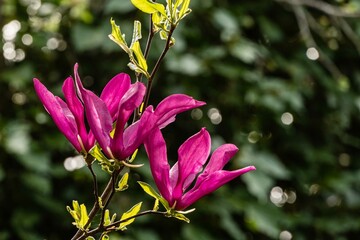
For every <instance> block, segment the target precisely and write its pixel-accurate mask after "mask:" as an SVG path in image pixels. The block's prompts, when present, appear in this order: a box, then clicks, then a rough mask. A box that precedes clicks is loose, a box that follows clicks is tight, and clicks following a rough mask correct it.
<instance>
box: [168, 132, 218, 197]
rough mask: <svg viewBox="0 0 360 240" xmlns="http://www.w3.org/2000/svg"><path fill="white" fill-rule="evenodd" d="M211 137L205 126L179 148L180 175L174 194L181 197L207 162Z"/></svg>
mask: <svg viewBox="0 0 360 240" xmlns="http://www.w3.org/2000/svg"><path fill="white" fill-rule="evenodd" d="M210 148H211V139H210V135H209V133H208V131H206V129H205V128H203V129H201V130H200V131H199V132H198V133H197V134H195V135H193V136H192V137H190V138H189V139H188V140H186V141H185V142H184V143H183V144H182V145H181V146H180V148H179V150H178V156H179V160H178V164H179V166H178V168H179V177H178V182H177V184H176V187H175V189H174V193H173V196H174V198H175V199H179V198H180V197H181V196H182V194H183V192H184V191H185V190H186V189H187V188H188V187H189V185H190V184H191V182H192V181H193V180H194V179H195V177H196V175H197V174H198V173H199V172H200V171H201V169H202V167H203V165H204V164H205V162H206V160H207V158H208V156H209V153H210Z"/></svg>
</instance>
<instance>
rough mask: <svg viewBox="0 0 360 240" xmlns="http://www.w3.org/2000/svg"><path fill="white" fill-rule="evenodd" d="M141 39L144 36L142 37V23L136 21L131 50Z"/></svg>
mask: <svg viewBox="0 0 360 240" xmlns="http://www.w3.org/2000/svg"><path fill="white" fill-rule="evenodd" d="M141 38H142V36H141V22H140V21H137V20H136V21H134V30H133V37H132V40H131V45H130V48H132V46H133V45H134V44H135V43H136V42H138V41H139V40H140V39H141Z"/></svg>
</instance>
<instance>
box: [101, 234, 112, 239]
mask: <svg viewBox="0 0 360 240" xmlns="http://www.w3.org/2000/svg"><path fill="white" fill-rule="evenodd" d="M101 240H110V237H109V235H107V234H104V235H103V236H102V237H101Z"/></svg>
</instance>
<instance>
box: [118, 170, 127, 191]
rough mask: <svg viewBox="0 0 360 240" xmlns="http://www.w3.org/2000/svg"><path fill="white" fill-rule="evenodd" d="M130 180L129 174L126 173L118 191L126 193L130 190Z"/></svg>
mask: <svg viewBox="0 0 360 240" xmlns="http://www.w3.org/2000/svg"><path fill="white" fill-rule="evenodd" d="M128 180H129V173H128V172H126V173H125V174H124V175H123V176H122V177H121V179H120V181H119V184H118V187H117V188H116V191H125V190H126V189H128V187H129V185H128Z"/></svg>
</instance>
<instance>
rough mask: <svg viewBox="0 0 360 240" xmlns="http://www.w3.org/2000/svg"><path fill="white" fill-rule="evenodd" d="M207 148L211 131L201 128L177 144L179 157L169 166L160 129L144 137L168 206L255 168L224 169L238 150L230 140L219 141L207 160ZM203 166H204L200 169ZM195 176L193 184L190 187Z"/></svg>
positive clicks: (177, 205)
mask: <svg viewBox="0 0 360 240" xmlns="http://www.w3.org/2000/svg"><path fill="white" fill-rule="evenodd" d="M210 148H211V139H210V135H209V133H208V131H206V129H205V128H203V129H201V130H200V132H198V133H197V134H195V135H193V136H192V137H190V138H189V139H187V140H186V141H185V142H184V143H183V144H182V145H181V146H180V148H179V150H178V161H177V162H176V163H175V164H174V165H173V167H172V168H171V169H170V166H169V163H168V160H167V153H166V144H165V141H164V138H163V136H162V134H161V131H160V129H156V130H154V131H152V133H151V134H150V135H149V137H148V138H147V140H146V141H145V149H146V152H147V154H148V157H149V161H150V168H151V172H152V175H153V177H154V180H155V183H156V185H157V187H158V189H159V191H160V194H161V195H162V197H163V198H164V199H165V200H166V201H167V202H168V203H169V206H170V207H172V208H174V209H175V210H184V209H186V208H187V207H189V206H190V205H191V204H193V203H194V202H196V201H197V200H198V199H200V198H201V197H203V196H205V195H207V194H209V193H211V192H213V191H215V190H216V189H218V188H219V187H221V186H222V185H224V184H226V183H227V182H229V181H231V180H233V179H234V178H236V177H238V176H240V175H242V174H244V173H247V172H249V171H252V170H255V167H254V166H248V167H245V168H242V169H238V170H234V171H226V170H223V167H224V166H225V164H226V163H227V162H228V161H229V160H230V159H231V158H232V157H233V156H234V155H235V153H236V152H237V151H238V148H237V147H236V146H235V145H233V144H224V145H221V146H220V147H219V148H217V149H216V150H215V151H214V153H213V154H212V156H211V158H210V160H209V161H208V163H207V164H206V162H207V159H208V157H209V154H210ZM205 165H206V166H205ZM204 166H205V169H204V170H203V171H202V169H203V167H204ZM195 179H196V182H195V184H194V186H193V187H192V188H191V189H189V188H190V186H191V185H192V183H193V181H194V180H195Z"/></svg>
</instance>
